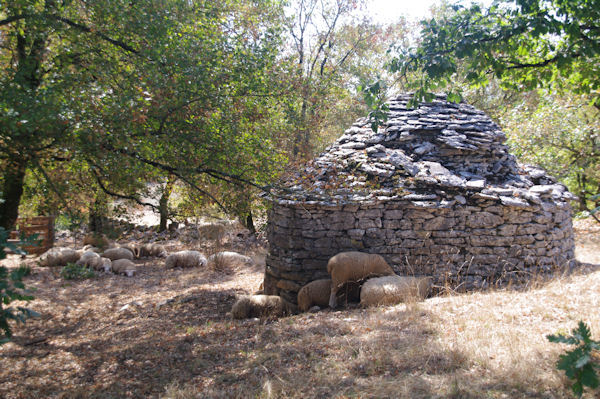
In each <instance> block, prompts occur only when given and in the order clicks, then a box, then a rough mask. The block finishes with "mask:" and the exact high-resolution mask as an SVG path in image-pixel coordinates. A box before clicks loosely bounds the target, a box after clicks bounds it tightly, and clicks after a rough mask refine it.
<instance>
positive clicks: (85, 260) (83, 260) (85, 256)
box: [75, 251, 100, 267]
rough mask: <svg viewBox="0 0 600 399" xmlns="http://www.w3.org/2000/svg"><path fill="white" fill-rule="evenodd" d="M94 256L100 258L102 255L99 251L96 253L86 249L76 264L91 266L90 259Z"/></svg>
mask: <svg viewBox="0 0 600 399" xmlns="http://www.w3.org/2000/svg"><path fill="white" fill-rule="evenodd" d="M94 258H100V255H98V254H97V253H95V252H93V251H86V252H84V253H83V255H81V257H80V258H79V260H78V261H77V262H75V264H76V265H77V266H85V267H89V263H90V261H91V260H92V259H94Z"/></svg>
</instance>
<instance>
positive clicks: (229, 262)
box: [207, 251, 254, 269]
mask: <svg viewBox="0 0 600 399" xmlns="http://www.w3.org/2000/svg"><path fill="white" fill-rule="evenodd" d="M253 264H254V261H253V260H252V258H251V257H249V256H244V255H241V254H238V253H237V252H229V251H224V252H218V253H216V254H213V255H211V256H209V257H208V259H207V265H208V267H209V268H211V269H220V268H223V267H224V266H227V267H242V266H251V265H253Z"/></svg>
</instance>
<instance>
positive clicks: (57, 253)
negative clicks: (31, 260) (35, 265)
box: [39, 247, 81, 267]
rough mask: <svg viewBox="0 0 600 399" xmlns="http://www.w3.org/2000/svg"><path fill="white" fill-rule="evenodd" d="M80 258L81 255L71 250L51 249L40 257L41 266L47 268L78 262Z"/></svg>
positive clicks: (63, 248)
mask: <svg viewBox="0 0 600 399" xmlns="http://www.w3.org/2000/svg"><path fill="white" fill-rule="evenodd" d="M80 256H81V253H79V252H78V251H75V250H74V249H71V248H65V247H56V248H50V249H49V250H48V251H46V252H44V253H43V254H42V255H41V256H40V259H39V265H40V266H46V267H53V266H64V265H66V264H67V263H75V262H77V261H78V260H79V258H80Z"/></svg>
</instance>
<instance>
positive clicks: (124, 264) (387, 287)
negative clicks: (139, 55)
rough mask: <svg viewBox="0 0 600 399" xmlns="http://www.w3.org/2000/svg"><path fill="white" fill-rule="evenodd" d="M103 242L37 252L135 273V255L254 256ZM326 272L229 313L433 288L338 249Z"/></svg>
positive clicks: (58, 261)
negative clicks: (293, 297) (288, 295)
mask: <svg viewBox="0 0 600 399" xmlns="http://www.w3.org/2000/svg"><path fill="white" fill-rule="evenodd" d="M84 244H86V240H84ZM107 246H108V248H107V249H105V250H104V251H102V250H100V249H99V248H98V247H96V246H93V245H92V244H90V243H87V244H86V245H85V246H84V247H83V248H82V249H80V250H75V249H71V248H65V247H56V248H52V249H50V250H48V251H47V252H45V253H44V254H43V255H41V256H40V258H39V261H38V263H39V265H40V266H47V267H52V266H65V265H67V264H69V263H74V264H76V265H78V266H83V267H87V268H91V269H94V270H97V271H103V272H106V273H109V272H112V273H115V274H122V275H126V276H129V277H131V276H133V275H134V274H135V273H136V270H137V269H136V265H135V263H133V260H134V259H136V258H137V259H139V258H147V257H157V258H166V259H165V268H167V269H171V268H175V267H180V268H191V267H204V266H209V267H210V268H212V269H215V270H216V269H218V268H219V266H225V265H226V266H228V267H240V266H251V265H252V264H253V263H254V261H253V260H252V258H250V257H248V256H244V255H241V254H239V253H236V252H219V253H217V254H214V255H211V256H209V257H208V258H207V257H205V256H204V255H203V254H202V253H200V252H198V251H191V250H187V251H179V252H174V253H171V254H169V253H167V251H166V249H165V248H164V247H163V246H162V245H160V244H156V243H151V244H127V245H122V246H120V247H116V246H115V245H114V244H108V243H107ZM327 272H328V273H329V274H330V276H331V278H329V279H321V280H315V281H311V282H309V283H308V284H306V285H305V286H303V287H302V288H301V289H300V290H299V292H298V298H297V303H298V305H297V306H296V305H295V304H292V303H289V302H287V301H285V300H283V299H282V298H281V297H279V296H275V295H264V294H263V293H262V292H261V291H259V292H258V293H256V294H255V295H242V296H239V297H238V299H237V301H236V302H235V304H234V305H233V307H232V309H231V315H232V317H233V318H236V319H243V318H250V317H278V316H283V315H286V314H291V313H296V312H298V311H300V312H306V311H308V310H318V309H321V308H322V307H327V306H329V307H330V308H332V309H335V308H336V307H337V303H338V298H340V297H342V298H343V297H344V294H343V293H342V292H341V291H342V290H341V288H342V287H346V288H347V287H349V286H354V287H355V288H356V287H360V304H361V306H374V305H387V304H396V303H399V302H402V301H406V300H408V299H410V298H424V297H425V296H427V295H428V294H429V291H430V289H431V279H430V278H427V277H422V278H419V277H407V276H398V275H396V274H395V273H394V271H393V270H392V268H391V267H390V266H389V265H388V264H387V262H386V261H385V259H383V257H381V256H380V255H376V254H367V253H363V252H342V253H339V254H337V255H335V256H333V257H332V258H331V259H329V262H328V264H327ZM357 284H358V285H357ZM346 291H347V290H346ZM347 294H348V292H346V299H348V297H349V295H347ZM356 296H358V295H356Z"/></svg>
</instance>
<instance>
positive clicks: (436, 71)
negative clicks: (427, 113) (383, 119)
mask: <svg viewBox="0 0 600 399" xmlns="http://www.w3.org/2000/svg"><path fill="white" fill-rule="evenodd" d="M421 24H422V30H421V34H420V42H419V43H418V45H417V46H415V47H413V48H408V49H401V50H399V54H398V55H397V57H396V58H395V59H394V60H393V61H392V62H391V64H390V69H391V71H392V72H396V73H397V74H399V76H400V77H401V78H404V79H405V80H406V81H407V83H408V87H409V88H412V89H413V90H415V100H416V101H422V100H428V99H430V98H431V93H432V92H433V91H437V90H439V89H441V88H448V87H449V89H447V91H448V93H449V95H448V97H449V100H454V101H457V100H460V98H461V96H460V89H458V88H456V87H453V86H454V84H453V83H454V82H455V81H457V80H458V81H462V80H465V81H466V82H467V83H468V84H470V85H471V86H485V85H487V84H488V83H489V81H490V77H491V76H495V77H496V78H498V79H500V80H501V84H502V87H503V88H510V89H517V90H530V89H534V88H538V87H553V88H558V89H565V88H566V89H569V90H572V91H573V92H575V93H577V94H583V93H585V94H591V98H592V102H593V103H594V104H595V105H596V106H598V107H600V90H599V89H600V0H495V1H494V2H493V3H492V5H491V6H490V7H489V8H487V9H483V8H482V7H481V6H479V5H476V4H472V5H471V6H469V7H465V6H462V5H458V4H457V5H453V6H451V12H449V13H446V14H445V15H441V16H439V17H438V18H433V19H430V20H427V21H422V22H421Z"/></svg>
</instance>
